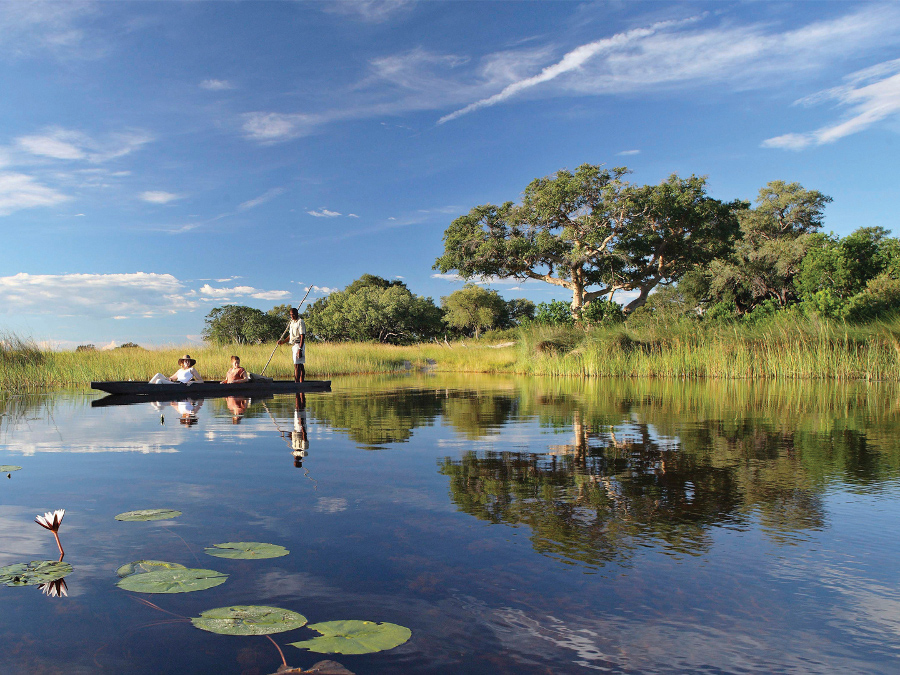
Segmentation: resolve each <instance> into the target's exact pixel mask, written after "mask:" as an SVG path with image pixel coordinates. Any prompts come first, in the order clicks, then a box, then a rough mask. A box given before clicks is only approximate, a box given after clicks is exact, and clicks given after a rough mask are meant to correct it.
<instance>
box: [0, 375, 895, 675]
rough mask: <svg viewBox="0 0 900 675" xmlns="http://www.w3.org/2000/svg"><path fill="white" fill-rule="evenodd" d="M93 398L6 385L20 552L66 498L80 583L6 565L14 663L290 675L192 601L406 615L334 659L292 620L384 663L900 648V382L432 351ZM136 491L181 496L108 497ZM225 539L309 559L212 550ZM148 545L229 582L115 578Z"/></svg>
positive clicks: (622, 664) (8, 658) (371, 665)
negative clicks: (659, 373) (453, 371)
mask: <svg viewBox="0 0 900 675" xmlns="http://www.w3.org/2000/svg"><path fill="white" fill-rule="evenodd" d="M94 398H95V396H94V395H93V394H84V393H71V392H69V393H57V394H52V395H41V396H25V397H15V396H9V395H6V396H3V397H0V409H2V410H3V417H2V418H0V464H13V465H19V466H22V467H23V469H22V470H21V471H17V472H14V473H12V474H11V478H9V479H7V478H6V475H5V474H4V475H3V476H2V477H0V565H9V564H12V563H17V562H27V561H30V560H44V559H47V560H51V559H52V560H55V559H57V558H58V555H59V554H58V551H57V548H56V542H55V540H54V538H53V536H52V534H51V533H50V532H47V531H46V530H44V529H42V528H40V527H39V526H38V525H36V524H35V523H34V522H33V520H34V516H35V515H36V514H39V513H44V512H45V511H47V510H52V509H57V508H65V509H66V515H65V519H64V521H63V524H62V527H61V528H60V533H59V534H60V540H61V543H62V545H63V547H64V549H65V561H66V562H68V563H71V565H72V566H73V567H74V572H72V573H71V574H69V575H68V576H67V577H66V579H65V584H66V589H67V593H68V595H67V596H66V597H49V596H46V595H44V594H43V593H42V592H41V590H39V589H38V588H37V587H34V586H30V587H5V586H0V673H4V674H5V673H17V674H18V673H104V672H109V673H154V674H158V673H243V674H247V675H251V674H266V673H274V672H275V670H276V669H277V667H278V666H279V665H280V664H281V657H280V656H279V654H278V651H277V649H276V648H275V646H273V644H272V643H271V642H270V641H269V640H268V639H266V638H264V637H259V636H249V637H236V636H224V635H216V634H212V633H207V632H203V631H201V630H198V629H196V628H194V627H193V626H192V625H191V624H190V623H189V622H186V621H184V620H183V619H182V618H181V617H194V616H198V615H199V613H200V612H202V611H205V610H207V609H211V608H215V607H223V606H229V605H254V604H256V605H271V606H277V607H283V608H286V609H290V610H293V611H297V612H300V613H301V614H303V615H304V616H306V617H307V618H308V619H309V621H310V623H316V622H321V621H332V620H338V619H363V620H370V621H387V622H392V623H396V624H400V625H403V626H406V627H408V628H410V629H411V630H412V634H413V637H412V639H411V640H410V641H409V642H407V643H406V644H404V645H402V646H400V647H398V648H396V649H393V650H390V651H385V652H380V653H375V654H369V655H334V656H331V657H328V656H326V655H320V654H314V653H311V652H308V651H305V650H303V651H301V650H298V649H297V648H295V647H292V646H289V645H288V643H290V642H295V641H298V640H306V639H310V638H312V637H314V636H315V633H313V632H312V631H310V630H309V629H307V628H301V629H297V630H294V631H292V632H289V633H282V634H278V635H275V636H273V638H274V639H275V641H276V642H277V643H278V644H279V645H280V646H281V648H282V649H283V650H284V653H285V657H286V659H287V662H288V664H290V665H291V666H295V667H299V666H302V667H305V668H309V667H310V666H311V665H312V664H313V663H315V662H316V661H319V660H321V659H324V658H332V659H334V660H336V661H339V662H340V663H342V664H344V665H345V666H346V667H347V668H349V669H350V670H351V671H353V672H355V673H358V674H360V675H362V674H363V673H365V674H374V673H406V674H408V673H475V674H477V673H484V674H488V673H489V674H491V675H494V674H497V673H517V674H518V673H591V672H597V671H599V672H613V673H683V672H690V673H695V672H702V673H834V672H842V673H894V672H897V670H898V660H897V659H898V656H900V586H898V580H900V565H898V564H897V559H898V549H900V537H898V531H900V525H898V522H900V519H898V515H900V506H898V504H900V502H898V494H900V412H898V406H900V392H898V390H897V389H896V388H892V387H889V386H886V385H874V384H873V385H866V384H852V385H834V384H831V385H826V384H820V383H802V384H794V385H777V384H748V383H706V384H703V383H701V384H698V383H684V382H646V381H616V380H597V381H593V382H590V383H585V382H582V381H580V380H577V381H576V380H554V379H524V378H512V377H488V376H440V375H439V376H426V375H412V376H407V377H371V378H346V379H343V380H336V381H335V382H334V392H333V393H330V394H316V395H308V396H307V397H306V399H305V401H299V402H298V401H297V400H296V398H295V397H294V396H279V397H276V398H274V399H268V400H263V401H260V400H254V401H252V402H250V403H249V405H248V406H247V407H246V410H244V409H243V406H242V405H240V403H239V402H237V403H236V402H231V404H232V405H231V409H230V408H229V407H228V405H227V403H228V402H226V401H224V400H221V399H218V400H216V399H211V400H207V401H205V402H204V403H203V404H202V406H201V407H199V409H194V410H191V409H189V408H190V407H189V406H188V407H186V406H184V405H182V406H181V409H178V408H177V407H176V406H172V405H169V404H163V405H160V406H157V407H156V408H154V407H151V406H150V405H147V404H143V405H134V406H125V407H109V408H91V406H90V401H91V400H93V399H94ZM298 407H299V408H301V410H300V411H299V412H297V411H296V409H297V408H298ZM295 413H296V415H295ZM161 417H162V418H163V419H164V424H161V423H160V422H161ZM295 419H296V420H297V424H296V431H295ZM182 420H183V421H182ZM292 432H293V434H292ZM301 452H304V453H307V454H306V456H295V455H297V454H299V453H301ZM142 508H173V509H177V510H180V511H182V512H183V515H182V516H181V517H179V518H177V519H174V520H166V521H156V522H118V521H116V520H115V519H114V516H115V515H116V514H118V513H121V512H124V511H129V510H134V509H142ZM228 541H262V542H268V543H273V544H279V545H282V546H285V547H287V548H288V549H290V551H291V554H290V555H289V556H287V557H282V558H273V559H267V560H227V559H221V558H214V557H211V556H208V555H206V554H205V553H204V548H205V547H207V546H211V545H212V544H215V543H220V542H228ZM140 559H155V560H166V561H170V562H176V563H180V564H183V565H186V566H188V567H201V568H208V569H215V570H219V571H221V572H224V573H227V574H228V575H229V577H228V580H227V581H226V582H225V583H224V584H222V585H221V586H218V587H216V588H212V589H209V590H205V591H199V592H195V593H183V594H176V595H141V594H136V593H130V592H126V591H123V590H121V589H119V588H117V587H116V585H115V584H116V581H117V580H118V577H117V576H116V569H117V568H118V567H119V566H120V565H123V564H124V563H127V562H130V561H134V560H140ZM138 598H144V599H147V600H149V601H151V602H152V603H154V604H155V605H157V607H158V608H159V609H157V608H153V607H150V606H148V605H146V604H143V603H142V602H140V601H138ZM163 610H164V611H163Z"/></svg>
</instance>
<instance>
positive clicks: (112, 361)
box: [0, 317, 900, 390]
mask: <svg viewBox="0 0 900 675" xmlns="http://www.w3.org/2000/svg"><path fill="white" fill-rule="evenodd" d="M510 343H511V344H510ZM4 344H5V346H4V347H3V348H2V349H0V387H2V388H4V389H7V390H17V389H35V388H45V387H60V386H87V385H88V383H90V382H91V381H92V380H128V379H134V380H146V379H149V378H150V377H151V376H152V375H153V374H154V373H157V372H164V373H170V372H174V370H175V369H176V368H177V359H178V358H179V357H180V356H181V355H182V354H183V353H184V352H185V351H186V350H189V351H190V353H191V354H192V356H193V357H194V358H196V359H197V361H198V367H199V368H200V371H201V373H203V375H204V376H205V377H206V378H208V379H213V378H220V377H222V376H224V373H225V371H226V370H227V369H228V366H229V362H230V357H231V355H232V354H238V355H239V356H240V357H241V359H242V363H243V365H244V367H245V368H247V369H248V370H250V371H252V372H261V371H262V369H263V367H264V366H265V364H266V361H267V360H268V358H269V355H270V354H271V353H272V349H273V346H272V345H240V346H237V345H235V346H227V347H217V346H205V347H200V348H198V347H189V348H188V347H172V348H167V349H141V348H122V349H112V350H106V351H82V352H52V351H42V350H39V349H37V348H36V347H34V346H33V345H31V344H29V343H27V342H25V341H22V340H18V339H13V340H10V339H9V338H7V339H6V341H5V342H4ZM498 344H499V345H500V346H498ZM307 361H308V363H307V376H308V377H310V378H315V379H321V378H327V377H331V376H336V375H347V374H362V373H385V372H396V371H404V370H418V369H422V368H427V369H434V370H437V371H444V372H480V373H520V374H529V375H551V376H566V377H659V378H724V379H748V378H749V379H759V378H762V379H832V380H893V381H896V380H898V379H900V321H891V322H879V323H874V324H868V325H865V326H850V325H846V324H842V323H837V322H822V321H816V320H811V319H803V320H797V319H796V318H795V317H784V318H780V319H777V320H772V321H769V322H767V323H765V324H764V325H759V326H755V327H749V326H745V325H740V324H732V325H715V326H705V325H703V324H702V323H698V322H694V321H685V322H681V323H677V324H674V325H672V324H669V325H665V326H662V325H659V326H654V325H646V326H643V327H640V328H635V329H632V328H630V327H627V326H618V327H614V328H609V329H595V330H589V331H585V330H582V329H580V328H566V327H542V326H534V327H530V328H526V329H520V330H519V331H518V332H516V334H515V335H514V336H512V337H511V338H510V337H508V336H505V337H503V338H502V339H499V340H498V339H491V338H490V336H488V337H487V338H485V339H482V340H480V341H472V340H463V341H457V342H454V343H452V344H450V345H446V344H438V343H428V344H418V345H409V346H393V345H382V344H373V343H318V344H317V343H311V344H310V346H309V350H308V359H307ZM266 374H267V375H271V376H273V377H276V378H289V377H291V376H292V367H291V363H290V356H289V352H288V350H287V347H279V348H278V350H277V351H276V353H275V356H274V357H273V358H272V361H271V363H270V364H269V367H268V369H267V370H266Z"/></svg>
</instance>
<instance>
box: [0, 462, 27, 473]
mask: <svg viewBox="0 0 900 675" xmlns="http://www.w3.org/2000/svg"><path fill="white" fill-rule="evenodd" d="M21 468H22V467H21V466H16V465H15V464H0V473H12V472H13V471H19V470H20V469H21Z"/></svg>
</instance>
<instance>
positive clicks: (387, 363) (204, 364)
mask: <svg viewBox="0 0 900 675" xmlns="http://www.w3.org/2000/svg"><path fill="white" fill-rule="evenodd" d="M272 349H273V345H234V346H227V347H217V346H205V347H200V348H198V347H196V346H191V347H183V346H182V347H172V348H167V349H134V348H131V349H111V350H105V351H87V352H53V351H42V350H40V349H38V348H37V347H36V346H35V345H34V344H32V343H29V342H27V341H24V340H21V339H19V338H6V339H5V340H0V388H3V389H6V390H19V389H25V390H31V389H39V388H44V387H64V386H75V387H80V386H86V385H87V384H88V383H90V382H91V381H92V380H149V379H150V378H151V377H152V376H153V375H154V374H156V373H158V372H162V373H165V374H167V375H171V374H172V373H173V372H175V370H176V369H177V368H178V365H177V360H178V358H179V357H180V356H181V355H182V354H184V353H185V352H186V351H187V352H189V353H190V354H191V356H192V357H193V358H195V359H197V368H198V369H199V370H200V372H201V374H202V375H203V377H204V378H205V379H221V378H222V377H224V375H225V372H226V371H227V370H228V368H229V366H230V364H231V355H232V354H237V355H238V356H240V357H241V365H243V366H244V367H245V368H247V369H248V370H250V371H251V372H257V373H259V372H262V370H263V367H264V366H265V365H266V361H268V359H269V356H270V355H271V354H272ZM514 361H515V355H514V352H513V350H512V349H511V348H506V349H492V348H490V347H488V346H487V345H476V346H473V347H471V348H467V347H463V346H461V345H455V346H454V347H453V348H450V347H447V346H442V345H437V344H428V345H411V346H406V347H398V346H393V345H381V344H370V343H332V344H327V343H326V344H311V345H310V346H309V348H308V353H307V365H306V373H307V377H309V378H314V379H321V378H327V377H331V376H334V375H346V374H355V373H385V372H394V371H403V370H407V369H413V368H423V367H439V368H441V369H442V370H451V371H453V370H458V371H466V372H484V371H492V372H507V371H511V370H513V367H514ZM266 375H268V376H272V377H276V378H292V377H293V366H292V365H291V359H290V350H289V348H288V347H287V346H282V347H279V348H278V350H277V351H276V352H275V355H274V357H273V358H272V361H271V363H270V364H269V366H268V368H267V369H266Z"/></svg>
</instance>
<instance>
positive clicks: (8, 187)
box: [0, 172, 69, 216]
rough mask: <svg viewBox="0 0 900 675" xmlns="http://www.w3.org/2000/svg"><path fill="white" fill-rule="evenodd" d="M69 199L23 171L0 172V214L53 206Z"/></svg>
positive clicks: (4, 214)
mask: <svg viewBox="0 0 900 675" xmlns="http://www.w3.org/2000/svg"><path fill="white" fill-rule="evenodd" d="M67 199H69V197H68V196H66V195H64V194H62V193H61V192H57V191H56V190H54V189H53V188H50V187H47V186H46V185H41V184H40V183H38V182H37V181H36V180H35V179H34V177H32V176H28V175H26V174H23V173H11V172H7V173H0V216H8V215H9V214H10V213H12V212H14V211H19V210H20V209H30V208H34V207H37V206H53V205H54V204H59V203H60V202H64V201H66V200H67Z"/></svg>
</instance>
